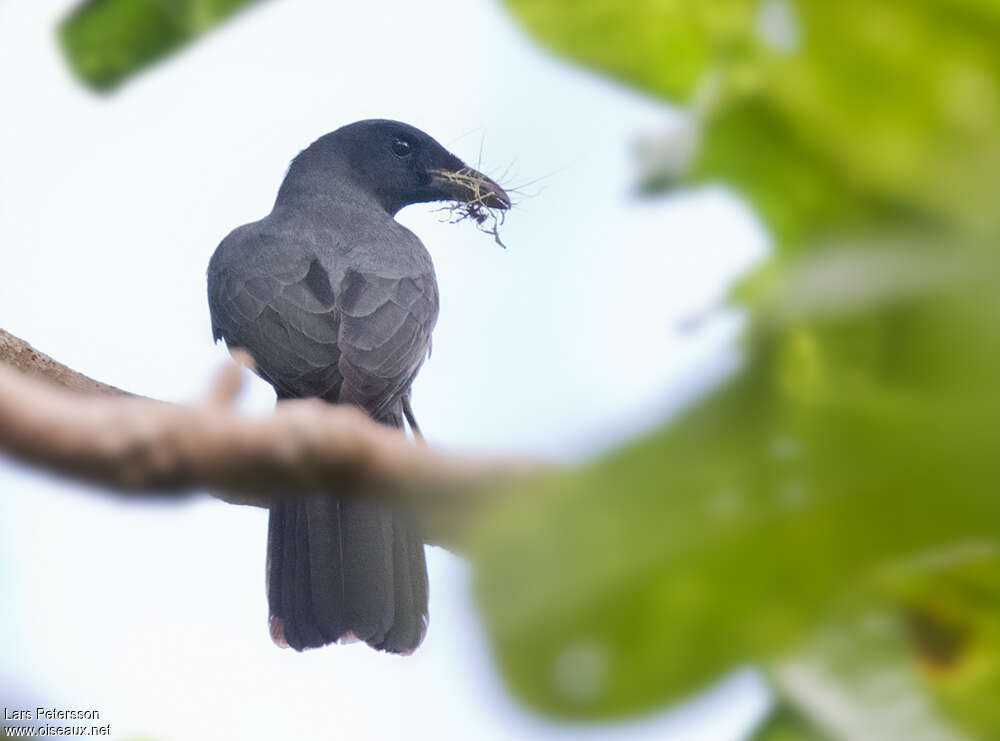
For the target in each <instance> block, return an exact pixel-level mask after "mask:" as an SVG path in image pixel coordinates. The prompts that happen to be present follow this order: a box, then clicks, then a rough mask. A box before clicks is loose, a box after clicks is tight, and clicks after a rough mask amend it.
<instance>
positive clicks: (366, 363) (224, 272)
mask: <svg viewBox="0 0 1000 741" xmlns="http://www.w3.org/2000/svg"><path fill="white" fill-rule="evenodd" d="M443 200H449V201H457V202H461V203H468V204H472V207H474V208H479V207H486V208H497V209H507V208H510V200H509V198H508V196H507V194H506V193H505V192H504V191H503V189H502V188H500V186H498V185H497V184H496V183H494V182H493V181H492V180H490V179H489V178H487V177H486V176H484V175H482V174H481V173H479V172H476V171H475V170H473V169H472V168H470V167H467V166H466V165H465V164H464V163H463V162H462V161H461V160H460V159H458V158H457V157H455V156H454V155H452V154H450V153H449V152H448V151H447V150H445V149H444V147H442V146H441V145H440V144H438V143H437V142H436V141H435V140H434V139H432V138H431V137H430V136H428V135H427V134H425V133H423V132H422V131H420V130H418V129H416V128H414V127H412V126H408V125H407V124H404V123H399V122H397V121H387V120H369V121H359V122H357V123H353V124H350V125H348V126H344V127H343V128H340V129H337V130H336V131H334V132H332V133H330V134H327V135H325V136H323V137H321V138H320V139H318V140H317V141H316V142H314V143H313V144H312V145H311V146H309V148H307V149H306V150H304V151H303V152H302V153H301V154H299V155H298V157H296V158H295V160H294V161H293V162H292V164H291V166H290V167H289V169H288V173H287V175H286V176H285V179H284V181H283V182H282V184H281V188H280V190H279V191H278V197H277V200H276V202H275V204H274V208H273V210H272V211H271V213H270V214H268V215H267V216H266V217H264V218H263V219H261V220H260V221H257V222H254V223H252V224H246V225H244V226H241V227H238V228H237V229H235V230H233V232H232V233H230V234H229V236H227V237H226V238H225V239H224V240H223V241H222V243H221V244H220V245H219V246H218V248H217V249H216V251H215V254H214V255H213V256H212V260H211V262H210V263H209V267H208V302H209V308H210V310H211V315H212V331H213V335H214V337H215V339H216V340H218V339H220V338H222V339H224V340H225V341H226V344H227V345H228V346H229V348H230V350H233V349H236V348H240V349H243V350H246V351H247V352H249V353H250V355H251V356H252V357H253V359H254V361H255V363H256V370H257V373H258V374H259V375H260V376H261V377H262V378H264V379H265V380H266V381H268V382H269V383H270V384H271V385H272V386H274V389H275V391H276V392H277V396H278V399H279V400H281V399H293V398H294V399H298V398H306V397H316V398H320V399H323V400H324V401H328V402H330V403H335V404H352V405H354V406H357V407H360V408H361V409H363V410H365V412H367V413H368V414H369V415H370V416H371V417H372V418H373V419H375V420H377V421H378V422H381V423H382V424H385V425H388V426H391V427H400V428H401V427H403V421H404V417H405V418H406V419H407V420H408V421H409V422H410V425H411V427H412V428H413V429H414V431H415V432H417V433H418V428H417V427H416V422H415V420H414V419H413V414H412V411H411V409H410V406H409V396H410V385H411V384H412V383H413V379H414V377H415V376H416V375H417V371H418V370H420V366H421V364H422V363H423V361H424V358H425V357H426V356H427V354H428V352H429V350H430V346H431V331H432V330H433V329H434V324H435V322H436V320H437V314H438V287H437V281H436V279H435V276H434V267H433V265H432V263H431V257H430V255H429V254H428V252H427V250H426V249H425V248H424V245H423V244H422V243H421V242H420V240H419V239H418V238H417V237H416V235H414V234H413V233H412V232H411V231H409V230H408V229H406V228H405V227H403V226H402V225H401V224H399V223H398V222H397V221H396V220H395V218H394V216H395V215H396V213H397V212H398V211H399V210H400V209H401V208H403V207H404V206H407V205H409V204H411V203H421V202H426V201H443ZM340 493H341V494H343V492H340ZM267 598H268V606H269V610H270V629H271V637H272V638H273V640H274V641H275V643H277V644H278V645H280V646H291V647H292V648H295V649H297V650H300V651H301V650H303V649H306V648H312V647H317V646H323V645H326V644H329V643H334V642H337V641H340V642H346V641H350V640H362V641H365V642H366V643H368V645H370V646H373V647H374V648H377V649H380V650H383V651H390V652H393V653H402V654H406V653H410V652H412V651H413V650H414V649H415V648H416V647H417V646H418V645H420V642H421V641H422V640H423V637H424V634H425V632H426V628H427V614H428V613H427V566H426V563H425V561H424V546H423V540H422V539H421V537H420V533H419V532H418V531H417V529H416V527H415V525H414V523H413V522H412V521H411V520H410V519H409V518H408V517H406V516H405V514H403V513H401V512H398V511H391V510H389V509H387V508H385V507H384V506H382V505H379V504H377V503H374V502H372V501H371V500H369V499H366V498H363V497H338V496H336V495H335V494H334V493H322V494H316V495H310V496H305V497H276V498H275V500H274V502H273V504H272V505H271V509H270V521H269V525H268V543H267Z"/></svg>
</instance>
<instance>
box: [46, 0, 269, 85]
mask: <svg viewBox="0 0 1000 741" xmlns="http://www.w3.org/2000/svg"><path fill="white" fill-rule="evenodd" d="M256 2H260V0H89V1H88V2H85V3H83V4H82V5H80V6H79V7H77V8H76V9H75V10H74V11H73V12H72V13H70V15H69V16H68V17H67V18H66V19H65V20H64V21H63V22H62V24H61V25H60V27H59V39H60V42H61V44H62V47H63V52H64V53H65V55H66V58H67V60H68V61H69V63H70V66H71V67H72V68H73V71H74V72H75V73H76V75H77V76H78V77H79V78H80V79H81V80H82V81H83V82H84V83H85V84H87V85H89V86H90V87H92V88H94V89H97V90H103V91H108V90H111V89H113V88H115V87H117V86H118V85H119V84H121V83H122V82H123V81H124V80H126V79H127V78H128V77H130V76H131V75H133V74H134V73H135V72H137V71H139V70H141V69H143V68H144V67H147V66H149V65H150V64H152V63H154V62H156V61H158V60H159V59H161V58H163V57H164V56H166V55H167V54H169V53H171V52H173V51H176V50H177V49H179V48H181V47H182V46H184V45H185V44H187V43H188V42H190V41H191V40H193V39H195V38H197V37H198V36H200V35H201V34H203V33H205V32H206V31H208V30H209V29H211V28H213V27H214V26H216V25H218V24H219V23H221V22H222V21H224V20H226V19H227V18H229V17H230V16H231V15H232V14H233V13H234V12H236V11H237V10H240V9H242V8H244V7H247V6H249V5H252V4H254V3H256Z"/></svg>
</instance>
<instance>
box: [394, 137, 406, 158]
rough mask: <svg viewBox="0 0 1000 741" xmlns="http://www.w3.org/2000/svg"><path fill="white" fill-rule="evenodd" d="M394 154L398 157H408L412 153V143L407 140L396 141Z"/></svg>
mask: <svg viewBox="0 0 1000 741" xmlns="http://www.w3.org/2000/svg"><path fill="white" fill-rule="evenodd" d="M392 153H393V154H394V155H396V156H397V157H406V156H407V155H408V154H409V153H410V143H409V142H408V141H406V140H405V139H396V140H395V141H394V142H393V143H392Z"/></svg>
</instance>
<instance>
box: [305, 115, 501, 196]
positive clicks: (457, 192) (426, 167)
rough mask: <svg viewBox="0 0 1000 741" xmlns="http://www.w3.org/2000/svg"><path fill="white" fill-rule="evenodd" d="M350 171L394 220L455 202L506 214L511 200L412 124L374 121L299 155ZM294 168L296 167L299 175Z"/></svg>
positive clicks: (348, 128) (353, 126) (356, 182)
mask: <svg viewBox="0 0 1000 741" xmlns="http://www.w3.org/2000/svg"><path fill="white" fill-rule="evenodd" d="M299 159H305V160H307V161H310V162H312V163H313V164H314V165H317V166H323V165H324V164H326V163H324V162H323V160H329V161H330V162H331V163H332V162H336V164H337V165H338V166H339V167H341V168H345V169H346V171H345V172H344V175H345V176H347V177H348V178H349V179H350V181H351V183H352V185H354V186H355V187H359V188H361V189H363V190H365V191H367V192H369V193H371V194H373V195H375V196H376V197H377V199H378V201H379V202H380V203H381V204H382V205H383V207H384V208H385V209H386V210H387V211H388V212H389V213H391V214H395V213H396V212H397V211H399V210H400V209H401V208H403V207H404V206H408V205H410V204H411V203H425V202H428V201H456V202H459V203H466V204H475V205H477V206H482V207H485V208H495V209H502V210H506V209H509V208H510V205H511V204H510V197H509V196H508V195H507V193H506V192H504V189H503V188H501V187H500V186H499V185H497V184H496V183H495V182H493V181H492V180H491V179H490V178H488V177H486V176H485V175H483V174H482V173H481V172H478V171H476V170H475V169H473V168H471V167H469V166H468V165H466V164H465V163H464V162H462V160H460V159H459V158H458V157H456V156H455V155H453V154H452V153H451V152H449V151H448V150H447V149H445V148H444V147H442V146H441V145H440V144H438V142H437V141H435V140H434V139H433V138H432V137H430V136H428V135H427V134H425V133H424V132H423V131H421V130H420V129H417V128H415V127H413V126H410V125H409V124H405V123H401V122H399V121H389V120H385V119H369V120H365V121H358V122H356V123H352V124H349V125H347V126H344V127H342V128H340V129H337V130H336V131H334V132H332V133H330V134H327V135H326V136H324V137H322V138H321V139H319V140H318V141H317V142H316V143H315V144H313V145H312V146H311V147H310V148H309V149H307V150H306V151H305V152H303V153H302V155H300V158H299ZM294 167H295V165H293V169H294Z"/></svg>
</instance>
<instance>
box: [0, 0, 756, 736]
mask: <svg viewBox="0 0 1000 741" xmlns="http://www.w3.org/2000/svg"><path fill="white" fill-rule="evenodd" d="M68 5H69V3H67V2H65V0H30V1H29V0H0V240H2V241H0V244H2V252H0V271H2V275H3V281H2V285H3V292H2V294H0V326H3V327H4V328H6V329H8V330H10V331H12V332H14V333H15V334H18V335H20V336H22V337H25V338H26V339H28V340H30V341H31V342H32V343H34V344H35V345H36V346H37V347H39V348H40V349H42V350H44V351H46V352H49V353H50V354H52V355H54V356H56V357H57V358H59V359H60V360H62V361H64V362H66V363H68V364H69V365H71V366H73V367H75V368H77V369H79V370H81V371H84V372H86V373H88V374H90V375H93V376H94V377H97V378H100V379H101V380H104V381H107V382H109V383H113V384H116V385H120V386H123V387H125V388H128V389H131V390H134V391H137V392H140V393H144V394H149V395H151V396H156V397H160V398H166V399H176V400H185V399H191V398H193V397H195V396H196V395H197V394H198V393H200V392H201V390H202V389H204V388H205V386H206V384H207V382H208V379H209V377H210V375H211V373H212V372H213V371H214V369H215V368H217V367H218V365H219V363H220V362H221V361H222V360H223V358H224V357H226V355H225V351H224V350H223V349H222V348H221V347H214V346H213V345H212V344H211V333H210V330H209V321H208V311H207V305H206V299H205V285H204V269H205V266H206V264H207V262H208V258H209V256H210V255H211V253H212V250H213V249H214V248H215V246H216V244H218V242H219V240H220V239H221V238H222V237H223V236H225V234H226V233H227V232H228V231H229V230H230V229H232V228H233V227H234V226H237V225H239V224H242V223H245V222H247V221H251V220H254V219H257V218H259V217H261V216H262V215H264V214H265V213H266V212H267V211H268V210H269V208H270V205H271V202H272V200H273V198H274V195H275V193H276V190H277V186H278V184H279V182H280V179H281V177H282V175H283V173H284V169H285V167H286V166H287V163H288V161H289V160H290V159H291V158H292V157H293V156H294V155H295V154H296V153H297V152H298V151H299V150H300V149H302V148H303V147H305V146H306V145H307V144H309V143H310V142H311V141H312V140H313V139H315V138H316V137H318V136H320V135H321V134H323V133H325V132H327V131H329V130H332V129H334V128H336V127H338V126H340V125H342V124H344V123H348V122H350V121H353V120H356V119H360V118H368V117H375V116H378V117H390V118H398V119H401V120H405V121H407V122H409V123H413V124H415V125H417V126H419V127H421V128H423V129H424V130H426V131H427V132H429V133H430V134H432V135H433V136H435V137H436V138H438V139H439V140H440V141H441V142H442V143H444V144H445V145H446V146H449V147H450V148H451V149H452V150H453V151H454V152H455V153H456V154H458V155H459V156H461V157H463V158H464V159H466V160H467V161H469V162H471V163H475V162H476V160H477V159H478V156H479V151H480V145H481V143H482V144H483V169H485V170H486V171H487V172H489V173H491V174H494V175H498V174H500V173H502V172H503V171H504V170H505V169H506V168H507V167H508V166H509V165H510V166H511V168H510V174H509V175H508V177H507V180H506V181H505V184H510V183H513V184H515V185H516V184H518V183H520V182H526V181H529V180H533V179H535V178H538V177H541V176H549V177H547V178H546V179H545V180H544V181H543V182H542V183H540V184H538V185H536V186H532V187H529V188H528V189H527V190H528V191H529V192H530V193H532V194H534V197H532V198H528V199H526V200H524V202H523V203H521V204H520V205H519V206H518V208H516V209H515V210H514V212H513V213H512V214H511V215H510V217H509V219H508V222H507V225H506V227H505V228H504V230H503V232H502V234H503V237H504V241H505V242H506V243H507V245H508V247H509V249H507V250H501V249H500V248H499V247H497V246H496V245H495V244H494V243H493V242H492V239H491V238H490V237H489V236H487V235H484V234H480V233H479V232H477V231H476V230H475V229H474V227H473V226H472V225H471V224H470V223H463V224H459V225H447V224H443V223H440V221H439V215H438V214H435V213H433V211H432V209H431V208H430V207H425V206H417V207H412V208H410V209H407V210H406V211H405V212H404V213H403V214H402V216H401V220H402V221H404V222H405V223H406V224H407V225H408V226H409V227H410V228H411V229H413V230H414V231H415V232H417V234H418V235H420V237H421V238H422V239H423V240H424V242H425V244H427V245H428V247H429V249H430V251H431V253H432V255H433V256H434V259H435V263H436V266H437V271H438V279H439V283H440V286H441V296H442V300H441V317H440V320H439V323H438V327H437V330H436V332H435V338H434V355H433V357H432V358H431V360H430V361H429V362H428V363H427V364H426V365H425V366H424V370H423V371H422V374H421V377H420V378H419V379H418V382H417V385H416V389H415V407H416V411H417V414H418V417H419V419H420V420H421V424H422V426H423V428H424V431H425V433H426V434H427V435H428V437H429V438H430V439H431V441H432V443H434V444H436V445H440V446H448V447H451V448H454V449H462V450H483V451H501V450H502V451H526V452H531V453H533V454H543V455H549V456H552V457H559V458H578V457H581V456H583V455H585V454H590V453H592V452H594V451H595V450H600V449H602V448H605V447H607V446H608V445H611V444H613V443H614V442H616V441H618V440H621V439H623V438H624V437H626V436H628V435H631V434H634V433H635V432H636V431H637V430H640V429H642V428H643V427H647V426H649V425H651V424H654V423H656V422H658V421H660V420H661V419H662V418H663V417H664V416H665V415H666V413H667V412H668V410H670V409H675V408H676V407H677V406H678V404H680V403H683V402H684V401H685V400H687V399H689V398H691V396H692V394H694V393H695V392H697V391H698V390H699V389H702V388H705V387H706V386H707V385H709V384H710V383H711V382H713V381H714V380H715V379H718V378H719V377H721V376H722V375H723V374H724V373H725V372H726V371H727V369H729V368H731V367H733V365H734V363H735V362H736V353H735V350H734V349H733V347H732V346H733V344H734V342H733V339H734V337H735V336H736V333H737V330H738V326H739V321H738V318H737V317H735V316H734V315H732V314H730V313H724V312H716V313H714V314H711V315H709V318H708V319H707V320H706V321H705V322H702V323H701V324H700V325H699V329H698V331H696V332H694V333H688V334H684V333H681V332H678V331H677V329H676V328H677V325H678V324H679V323H680V322H682V321H683V320H684V319H685V318H688V317H690V316H692V315H698V314H700V313H701V312H703V311H704V310H705V309H706V307H711V306H712V305H713V304H715V303H716V302H717V301H718V299H719V297H720V296H721V295H723V293H724V291H725V288H726V286H727V285H728V284H729V283H730V282H731V281H732V279H733V278H734V277H735V276H737V275H739V274H740V273H741V272H742V271H743V270H745V269H746V267H747V266H748V265H750V264H752V262H753V261H754V260H755V259H757V258H759V256H760V255H761V254H762V253H763V249H764V247H763V245H764V239H763V238H762V236H761V234H760V232H759V230H758V229H757V227H756V226H755V224H754V222H753V220H752V218H751V217H750V216H749V215H748V214H747V213H746V212H745V210H744V209H743V208H742V207H741V206H740V205H739V204H738V203H737V202H736V201H735V200H734V199H732V198H730V197H727V196H726V195H725V194H724V193H722V192H721V191H711V190H710V191H705V192H701V193H694V194H690V195H686V196H684V197H675V198H672V199H659V200H655V201H645V202H644V201H637V200H634V199H632V198H630V196H629V192H630V189H631V188H632V185H633V182H632V181H633V174H634V173H633V164H632V162H631V161H630V156H629V143H630V142H631V141H632V140H633V138H634V137H635V136H636V135H638V134H641V133H644V132H647V131H649V130H651V129H652V130H657V129H659V128H662V127H664V126H666V125H669V123H670V122H671V121H673V120H675V119H676V118H677V115H676V114H675V113H674V112H672V111H670V110H669V109H668V108H666V107H665V106H663V105H662V104H660V103H659V102H657V101H653V100H650V99H647V98H644V97H642V96H640V95H638V94H636V93H633V92H630V91H627V90H625V89H623V88H620V87H617V86H615V85H613V84H612V83H609V82H607V81H605V80H603V79H600V78H598V77H595V76H593V75H591V74H589V73H586V72H583V71H580V70H579V69H577V68H574V67H573V66H571V65H569V64H565V63H563V62H560V61H558V60H555V59H553V58H551V57H549V56H548V55H546V54H545V53H544V52H541V51H539V50H538V49H537V47H535V46H534V44H533V43H532V42H530V40H528V39H527V38H526V37H525V36H524V35H523V34H522V33H521V32H520V31H519V29H517V28H516V27H515V26H514V25H513V23H512V22H511V20H510V19H509V18H508V17H507V15H506V14H505V12H504V11H503V10H502V8H500V7H499V6H498V5H496V4H495V3H493V2H488V1H486V0H465V1H464V2H463V1H461V0H437V1H435V2H423V3H407V2H398V3H393V2H379V1H376V0H373V1H371V2H366V3H331V2H329V1H328V0H297V1H296V2H290V1H287V2H275V3H272V4H265V5H264V6H263V7H261V8H259V9H257V10H255V11H253V12H251V13H249V14H247V15H245V16H243V17H241V18H240V19H239V20H238V21H237V22H235V23H233V24H231V25H230V26H228V27H227V28H225V29H224V30H223V31H222V32H221V33H218V34H216V35H214V36H213V37H212V38H211V40H210V42H209V43H204V44H199V45H196V46H195V47H193V48H192V49H190V50H189V51H188V52H187V53H185V54H184V55H182V56H181V57H179V58H178V59H176V60H173V61H171V62H170V63H168V64H166V65H164V66H161V67H159V68H157V69H156V70H154V71H153V72H151V73H149V74H146V75H144V76H143V77H142V78H141V79H139V80H137V81H135V82H134V83H132V84H130V85H129V86H128V87H126V88H125V89H124V90H123V91H121V92H120V93H119V94H118V95H116V96H114V97H112V98H109V99H103V98H100V97H95V96H93V95H91V94H90V93H88V92H86V91H85V90H83V89H81V88H79V87H78V86H77V85H76V84H75V83H74V82H72V81H71V80H70V79H69V78H68V75H67V74H66V71H65V69H64V68H63V65H62V62H61V60H60V59H59V57H58V54H57V52H56V50H55V48H54V44H53V43H52V34H53V25H54V22H55V20H56V19H57V18H58V17H59V15H60V14H61V13H62V12H64V11H65V9H66V8H67V7H68ZM362 28H363V29H366V31H365V32H364V33H362V32H360V31H359V30H358V29H362ZM512 163H513V164H512ZM272 398H273V397H272V395H271V394H270V393H269V391H268V389H267V388H266V387H265V386H264V385H263V384H260V383H255V384H254V385H253V388H252V390H251V392H250V393H249V394H248V398H247V400H246V404H247V408H248V409H254V410H260V411H264V410H267V409H268V408H269V407H270V405H271V403H272ZM265 532H266V516H265V514H264V513H263V512H259V511H251V510H245V509H237V508H233V507H229V506H227V505H224V504H221V503H217V502H213V501H199V502H194V503H188V504H184V505H181V506H177V505H173V506H166V505H165V506H157V507H150V506H148V505H128V506H123V505H122V504H120V503H115V502H109V501H108V500H106V499H104V498H102V497H94V496H91V495H90V494H89V493H86V492H83V493H81V491H80V490H79V489H76V488H74V487H71V486H68V485H66V484H62V483H56V482H53V481H50V480H48V479H46V478H43V477H41V476H38V475H35V474H32V473H29V472H25V471H21V470H15V469H14V468H13V467H11V466H9V465H6V464H5V465H3V467H2V468H0V580H2V586H0V589H2V592H0V595H2V596H0V651H2V652H3V653H2V654H0V675H6V678H3V679H0V694H2V693H3V692H4V687H8V688H10V689H9V691H10V692H14V693H16V694H17V695H18V696H27V697H30V698H32V700H34V699H38V700H44V701H46V702H49V703H52V704H56V705H58V704H62V705H64V706H71V707H93V708H97V709H100V710H101V712H102V715H103V718H104V719H105V720H106V721H107V722H110V723H112V725H113V729H114V737H115V738H127V737H128V736H129V735H132V734H142V735H143V736H144V737H149V738H153V739H162V740H163V741H168V740H172V739H179V740H180V739H216V738H241V739H256V738H289V737H293V736H294V735H295V734H300V735H301V736H302V737H304V738H317V739H326V738H329V739H352V740H353V739H386V738H397V737H400V736H402V735H403V734H404V732H405V734H406V735H408V736H410V737H412V738H434V739H466V738H470V737H474V738H477V739H509V738H539V739H548V738H551V739H568V738H620V739H637V738H659V739H669V738H677V739H681V738H682V739H720V740H722V739H737V738H742V737H743V736H744V734H745V729H746V727H747V724H748V723H749V722H752V719H753V718H755V717H757V715H758V714H759V713H760V710H761V708H762V706H763V704H764V702H765V700H764V695H763V690H762V688H761V687H760V684H759V680H757V679H756V677H755V676H754V675H752V674H749V673H744V674H742V675H739V676H737V677H736V678H734V679H732V680H731V681H730V682H729V683H728V684H727V685H726V686H725V687H723V688H722V689H720V690H719V691H718V692H717V693H716V694H715V695H714V696H713V697H712V698H709V699H707V700H704V701H701V702H699V703H696V704H694V705H691V706H688V707H685V708H682V709H681V710H674V711H671V712H669V713H665V714H661V715H658V716H654V717H650V718H645V719H641V720H638V721H634V722H632V723H629V724H625V725H620V726H604V727H600V728H597V729H588V730H586V731H584V730H583V729H581V728H579V727H569V728H567V727H563V726H557V725H554V724H551V723H548V722H546V721H542V720H539V719H537V718H535V717H534V716H531V715H530V714H528V713H527V712H525V711H524V710H521V709H519V708H518V707H517V706H516V705H515V704H514V703H513V701H512V700H511V699H510V698H509V697H508V696H507V694H506V693H505V690H504V688H503V686H502V684H501V682H500V680H499V678H498V677H497V676H496V675H495V673H494V670H493V667H492V663H491V660H490V657H489V649H488V646H487V645H486V642H485V640H484V636H483V635H482V634H481V632H480V629H479V627H478V624H477V622H476V618H475V614H474V610H473V607H472V606H471V604H470V603H469V599H468V596H467V594H466V590H465V583H466V581H467V576H468V575H467V569H466V567H465V566H464V565H463V564H462V563H461V562H460V561H459V560H457V559H455V558H454V557H452V556H450V555H448V554H446V553H443V552H441V551H438V550H434V549H432V551H431V552H429V561H430V571H431V615H432V618H431V627H430V632H429V635H428V638H427V641H426V642H425V644H424V646H423V647H422V648H421V649H420V651H419V652H418V653H417V654H416V655H415V656H414V657H411V658H408V659H399V658H395V657H388V656H384V655H381V654H377V653H375V652H373V651H370V650H368V649H367V648H365V647H364V646H351V647H334V648H330V649H326V650H322V651H314V652H310V653H308V654H305V655H298V654H294V653H291V652H287V651H285V652H283V651H279V650H278V649H276V648H274V647H273V646H272V645H271V643H270V641H269V639H268V636H267V630H266V605H265V601H264V590H263V562H264V538H265ZM664 670H665V671H669V667H665V668H664ZM0 703H2V699H0Z"/></svg>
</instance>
